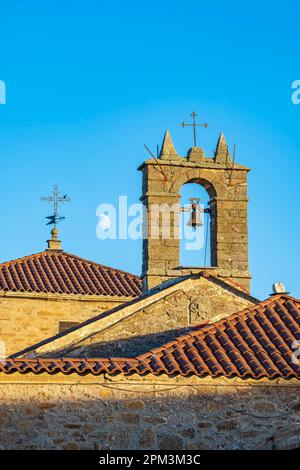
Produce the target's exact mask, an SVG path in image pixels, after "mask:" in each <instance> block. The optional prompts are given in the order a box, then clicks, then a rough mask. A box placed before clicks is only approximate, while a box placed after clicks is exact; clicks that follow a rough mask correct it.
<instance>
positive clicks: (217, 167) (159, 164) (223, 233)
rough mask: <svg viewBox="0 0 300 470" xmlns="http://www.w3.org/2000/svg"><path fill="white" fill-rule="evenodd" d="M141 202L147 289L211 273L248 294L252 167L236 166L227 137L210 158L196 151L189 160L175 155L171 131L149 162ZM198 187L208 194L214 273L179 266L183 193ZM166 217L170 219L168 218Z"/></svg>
mask: <svg viewBox="0 0 300 470" xmlns="http://www.w3.org/2000/svg"><path fill="white" fill-rule="evenodd" d="M139 170H141V171H142V173H143V189H142V197H141V201H142V202H143V204H144V205H145V208H146V209H147V211H145V212H147V216H145V217H144V240H143V268H142V278H143V282H144V288H145V289H146V290H147V289H150V288H152V287H154V286H156V285H159V284H161V283H162V282H165V281H167V280H170V279H172V278H176V277H181V276H185V275H187V274H190V273H195V272H201V271H205V270H211V271H212V273H213V274H214V275H216V276H218V277H220V278H221V279H223V280H224V281H228V282H232V283H234V284H235V285H236V286H238V287H240V288H241V289H242V290H244V291H246V292H248V293H249V291H250V280H251V275H250V273H249V270H248V225H247V203H248V197H247V175H248V171H249V168H247V167H245V166H242V165H240V164H238V163H233V162H232V159H231V156H230V154H229V150H228V145H227V142H226V140H225V137H224V134H223V133H221V135H220V137H219V141H218V144H217V147H216V151H215V154H214V155H213V156H212V157H207V156H205V154H204V151H203V150H202V148H200V147H192V148H191V149H190V150H189V152H188V155H187V156H186V157H181V156H179V155H178V154H177V152H176V149H175V147H174V144H173V142H172V139H171V136H170V133H169V131H167V132H166V133H165V136H164V140H163V144H162V147H161V150H160V154H159V157H158V158H150V159H149V160H146V161H145V162H144V163H143V164H142V165H141V166H140V167H139ZM186 183H197V184H199V185H201V186H203V187H204V188H205V189H206V191H207V192H208V194H209V197H210V201H209V209H210V210H209V212H210V249H211V253H210V257H211V268H205V267H201V266H200V267H197V268H184V267H182V266H179V264H180V239H179V226H180V225H179V224H180V194H179V193H180V188H181V187H182V185H184V184H186ZM166 214H167V215H168V217H166V216H165V215H166Z"/></svg>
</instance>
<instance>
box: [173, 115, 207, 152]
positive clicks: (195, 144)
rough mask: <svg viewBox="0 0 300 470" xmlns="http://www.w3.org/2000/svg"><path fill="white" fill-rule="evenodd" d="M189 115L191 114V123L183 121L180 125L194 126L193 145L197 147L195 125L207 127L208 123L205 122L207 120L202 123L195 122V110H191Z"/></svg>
mask: <svg viewBox="0 0 300 470" xmlns="http://www.w3.org/2000/svg"><path fill="white" fill-rule="evenodd" d="M190 116H192V118H193V122H192V124H187V123H185V122H182V123H181V124H180V125H181V126H182V127H188V126H191V127H193V128H194V147H197V139H196V127H205V128H207V127H208V124H207V122H205V123H204V124H197V123H196V116H197V114H196V113H195V111H193V112H192V114H190Z"/></svg>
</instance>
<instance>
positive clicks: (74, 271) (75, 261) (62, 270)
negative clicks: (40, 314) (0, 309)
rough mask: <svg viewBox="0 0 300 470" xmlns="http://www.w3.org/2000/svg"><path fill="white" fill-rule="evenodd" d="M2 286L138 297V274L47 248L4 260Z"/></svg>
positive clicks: (0, 276)
mask: <svg viewBox="0 0 300 470" xmlns="http://www.w3.org/2000/svg"><path fill="white" fill-rule="evenodd" d="M0 290H2V291H12V292H39V293H58V294H81V295H87V294H89V295H110V296H119V297H137V296H139V295H140V294H141V292H142V281H141V279H140V278H139V277H138V276H135V275H133V274H130V273H127V272H124V271H120V270H119V269H114V268H110V267H108V266H103V265H101V264H97V263H94V262H92V261H88V260H86V259H83V258H79V257H78V256H75V255H72V254H70V253H66V252H64V251H50V250H49V251H44V252H42V253H37V254H34V255H31V256H26V257H24V258H19V259H16V260H13V261H7V262H5V263H1V264H0Z"/></svg>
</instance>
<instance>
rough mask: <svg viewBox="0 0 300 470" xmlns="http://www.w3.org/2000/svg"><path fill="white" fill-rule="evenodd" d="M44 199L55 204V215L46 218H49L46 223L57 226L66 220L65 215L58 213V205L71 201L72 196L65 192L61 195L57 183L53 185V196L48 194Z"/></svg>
mask: <svg viewBox="0 0 300 470" xmlns="http://www.w3.org/2000/svg"><path fill="white" fill-rule="evenodd" d="M41 200H42V201H47V202H49V203H50V204H52V205H53V215H49V216H47V217H46V219H49V222H48V223H47V224H46V225H53V226H54V228H56V226H57V224H58V223H59V222H60V221H61V220H64V219H65V217H63V216H61V215H59V214H58V207H59V205H60V204H63V203H64V202H70V200H71V199H70V198H69V197H68V196H67V195H66V194H65V195H64V196H61V195H60V192H59V189H58V186H57V185H54V186H53V192H52V195H51V196H46V197H42V198H41Z"/></svg>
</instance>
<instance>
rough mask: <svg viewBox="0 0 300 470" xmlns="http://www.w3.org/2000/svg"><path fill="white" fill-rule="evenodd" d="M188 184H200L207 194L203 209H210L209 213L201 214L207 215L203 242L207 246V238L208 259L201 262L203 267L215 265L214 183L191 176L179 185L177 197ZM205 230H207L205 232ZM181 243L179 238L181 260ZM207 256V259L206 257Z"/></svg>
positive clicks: (190, 264)
mask: <svg viewBox="0 0 300 470" xmlns="http://www.w3.org/2000/svg"><path fill="white" fill-rule="evenodd" d="M189 184H193V185H198V186H200V187H201V188H203V190H204V191H205V192H206V194H207V196H208V199H209V200H208V204H206V205H205V209H209V210H210V214H205V215H203V219H204V220H205V219H206V217H209V220H207V219H206V221H205V223H204V227H203V229H204V237H205V239H204V243H205V245H206V243H207V246H208V240H209V250H207V251H208V252H207V255H208V256H207V259H206V261H207V260H208V263H205V262H204V263H203V267H207V266H209V267H215V266H216V262H217V259H216V252H217V233H216V216H217V214H216V206H215V205H214V204H213V201H214V199H215V198H216V195H217V192H216V189H215V187H214V185H213V184H212V183H211V182H209V181H208V180H207V179H203V178H191V179H188V180H187V181H185V182H184V183H183V184H182V185H181V187H180V188H179V197H180V198H181V196H182V194H181V193H182V188H183V187H184V186H188V185H189ZM191 196H193V194H191ZM206 230H207V232H206ZM206 237H208V240H207V239H206ZM183 245H184V243H183V242H182V240H181V246H180V261H182V256H183V252H182V250H183ZM204 250H205V251H206V248H205V247H204ZM194 254H195V261H196V265H198V266H199V263H198V264H197V251H195V252H194ZM204 258H205V255H204ZM208 258H209V259H208ZM180 264H181V266H183V264H182V262H181V263H180ZM189 266H190V267H192V266H194V263H189Z"/></svg>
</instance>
